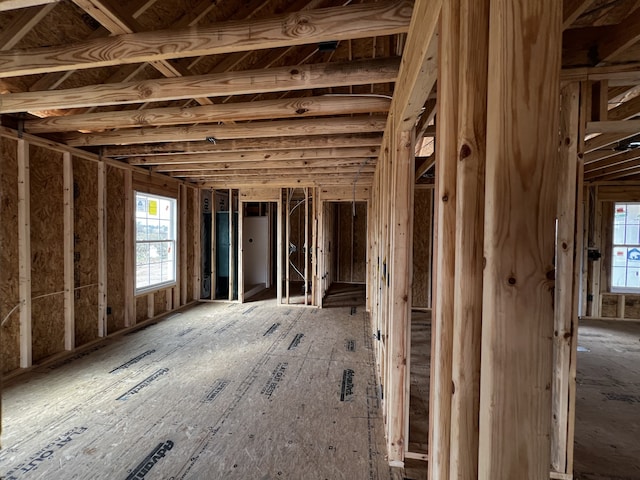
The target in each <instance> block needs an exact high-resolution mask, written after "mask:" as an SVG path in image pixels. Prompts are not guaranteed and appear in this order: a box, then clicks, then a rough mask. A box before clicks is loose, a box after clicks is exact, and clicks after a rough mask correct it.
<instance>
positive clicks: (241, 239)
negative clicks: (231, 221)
mask: <svg viewBox="0 0 640 480" xmlns="http://www.w3.org/2000/svg"><path fill="white" fill-rule="evenodd" d="M243 242H244V201H243V199H242V197H241V196H240V194H239V193H238V302H239V303H244V243H243Z"/></svg>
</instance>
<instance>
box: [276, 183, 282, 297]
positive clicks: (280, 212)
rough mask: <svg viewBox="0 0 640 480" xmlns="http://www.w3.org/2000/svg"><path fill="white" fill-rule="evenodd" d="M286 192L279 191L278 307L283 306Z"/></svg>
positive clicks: (277, 246) (277, 240) (277, 244)
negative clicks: (283, 241) (283, 240)
mask: <svg viewBox="0 0 640 480" xmlns="http://www.w3.org/2000/svg"><path fill="white" fill-rule="evenodd" d="M283 193H284V190H283V189H282V188H280V189H279V191H278V218H277V227H276V228H277V230H278V232H277V238H276V242H277V243H276V262H277V265H276V297H277V302H278V305H281V304H282V281H283V272H282V262H283V258H284V246H283V245H282V235H283V232H282V230H283V228H284V216H283V214H282V209H283V207H284V201H283V199H282V195H283Z"/></svg>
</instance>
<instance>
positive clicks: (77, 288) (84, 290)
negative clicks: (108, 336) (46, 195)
mask: <svg viewBox="0 0 640 480" xmlns="http://www.w3.org/2000/svg"><path fill="white" fill-rule="evenodd" d="M97 178H98V166H97V165H96V164H95V163H94V162H88V161H87V160H84V159H81V158H77V157H74V158H73V200H74V208H73V211H74V232H75V233H74V238H75V240H74V262H73V264H74V294H73V298H74V309H75V337H76V346H77V347H79V346H81V345H84V344H85V343H89V342H91V341H93V340H95V339H96V338H97V337H98V268H97V265H98V202H97V200H96V199H97V197H98V182H97ZM114 260H115V259H114Z"/></svg>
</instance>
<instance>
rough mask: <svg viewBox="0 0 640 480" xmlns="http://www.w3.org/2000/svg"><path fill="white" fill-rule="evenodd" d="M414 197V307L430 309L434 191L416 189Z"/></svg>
mask: <svg viewBox="0 0 640 480" xmlns="http://www.w3.org/2000/svg"><path fill="white" fill-rule="evenodd" d="M414 197H415V203H414V208H413V215H414V216H413V291H412V298H413V300H412V305H413V306H414V307H430V305H429V298H430V292H429V290H430V288H431V250H432V236H431V224H432V222H433V218H432V212H433V210H432V209H433V205H432V198H433V190H430V189H429V190H427V189H416V191H415V195H414Z"/></svg>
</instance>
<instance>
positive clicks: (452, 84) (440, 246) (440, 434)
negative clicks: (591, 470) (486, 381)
mask: <svg viewBox="0 0 640 480" xmlns="http://www.w3.org/2000/svg"><path fill="white" fill-rule="evenodd" d="M459 20H460V11H459V5H458V2H444V4H443V6H442V13H441V18H440V51H439V68H438V95H439V102H438V113H437V118H438V122H437V123H436V128H437V129H438V133H437V138H438V142H437V144H436V202H435V214H436V215H435V216H436V234H435V238H436V244H435V246H434V259H435V270H436V276H437V281H436V282H434V285H435V287H434V293H433V296H434V299H433V301H434V305H433V319H432V329H433V332H434V333H433V340H432V344H431V358H432V363H431V378H430V396H429V476H428V478H429V480H449V463H450V460H449V459H450V452H449V446H450V435H451V385H452V376H451V375H452V370H451V369H452V353H453V313H454V281H453V280H454V278H455V252H454V249H455V243H456V237H455V230H456V195H457V192H456V168H457V157H458V155H457V129H458V126H457V125H458V121H457V116H458V115H457V111H456V109H455V108H449V107H448V106H449V105H458V78H459V77H458V65H459V55H460V52H459V39H460V34H459V29H460V23H459Z"/></svg>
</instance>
